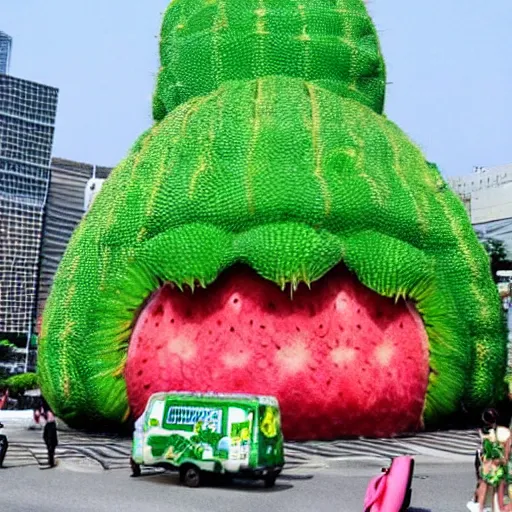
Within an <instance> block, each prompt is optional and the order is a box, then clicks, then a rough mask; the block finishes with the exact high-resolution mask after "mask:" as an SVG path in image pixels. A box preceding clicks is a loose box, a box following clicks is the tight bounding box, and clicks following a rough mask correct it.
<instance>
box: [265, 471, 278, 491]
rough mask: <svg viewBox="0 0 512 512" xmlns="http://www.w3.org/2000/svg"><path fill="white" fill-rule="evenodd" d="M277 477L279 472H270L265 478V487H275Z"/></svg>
mask: <svg viewBox="0 0 512 512" xmlns="http://www.w3.org/2000/svg"><path fill="white" fill-rule="evenodd" d="M276 479H277V474H276V473H269V474H268V475H267V476H265V478H264V479H263V482H264V484H265V487H267V488H270V487H274V485H276Z"/></svg>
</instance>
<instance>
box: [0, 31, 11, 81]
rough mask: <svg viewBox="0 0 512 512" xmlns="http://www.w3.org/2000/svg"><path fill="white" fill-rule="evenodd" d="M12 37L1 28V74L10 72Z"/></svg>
mask: <svg viewBox="0 0 512 512" xmlns="http://www.w3.org/2000/svg"><path fill="white" fill-rule="evenodd" d="M11 46H12V39H11V38H10V37H9V36H8V35H7V34H6V33H5V32H2V31H1V30H0V75H6V74H7V73H9V61H10V58H11Z"/></svg>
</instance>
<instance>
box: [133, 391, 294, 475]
mask: <svg viewBox="0 0 512 512" xmlns="http://www.w3.org/2000/svg"><path fill="white" fill-rule="evenodd" d="M132 464H133V465H135V466H136V467H139V470H138V471H140V465H145V466H161V467H166V468H169V469H180V471H181V468H188V469H190V467H191V466H193V467H195V468H197V469H198V471H202V472H204V471H210V472H215V473H230V474H244V476H248V477H251V478H262V479H263V480H264V481H265V484H266V485H273V484H274V482H275V479H276V477H277V476H278V474H279V473H280V471H281V469H282V467H283V465H284V449H283V435H282V432H281V428H280V412H279V404H278V402H277V400H276V399H275V398H273V397H262V396H252V395H236V394H235V395H222V394H201V393H157V394H154V395H152V396H151V398H150V399H149V401H148V404H147V406H146V410H145V411H144V414H143V415H142V416H141V417H140V418H139V419H138V420H137V422H136V423H135V432H134V436H133V449H132Z"/></svg>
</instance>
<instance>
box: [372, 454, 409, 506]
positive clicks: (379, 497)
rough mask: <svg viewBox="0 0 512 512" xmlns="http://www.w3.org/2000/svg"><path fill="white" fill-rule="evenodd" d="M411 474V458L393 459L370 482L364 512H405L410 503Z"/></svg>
mask: <svg viewBox="0 0 512 512" xmlns="http://www.w3.org/2000/svg"><path fill="white" fill-rule="evenodd" d="M413 472H414V459H413V458H412V457H405V456H404V457H397V458H396V459H393V462H392V463H391V466H390V468H389V469H387V470H386V471H385V473H383V474H382V475H379V476H377V477H375V478H372V479H371V480H370V483H369V484H368V488H367V489H366V495H365V499H364V512H405V511H406V510H407V508H408V507H409V504H410V501H411V482H412V475H413Z"/></svg>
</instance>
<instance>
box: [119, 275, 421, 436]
mask: <svg viewBox="0 0 512 512" xmlns="http://www.w3.org/2000/svg"><path fill="white" fill-rule="evenodd" d="M428 357H429V354H428V338H427V334H426V332H425V329H424V326H423V323H422V321H421V318H420V317H419V314H418V313H417V312H416V310H415V309H414V307H413V306H411V305H410V304H409V305H408V304H406V303H405V302H403V301H400V302H398V303H397V304H395V302H394V301H393V300H390V299H386V298H383V297H381V296H379V295H377V294H376V293H374V292H372V291H371V290H369V289H368V288H365V287H364V286H363V285H361V284H360V283H359V282H358V281H357V279H356V278H355V277H354V276H353V275H352V274H350V273H349V272H348V271H347V270H346V269H344V268H343V267H341V266H340V267H339V268H336V269H334V270H333V271H331V272H330V273H329V274H328V275H326V276H325V277H324V278H322V279H321V280H320V281H318V282H316V283H313V285H312V289H311V290H309V289H308V288H307V287H306V286H304V285H301V287H299V290H297V291H296V292H295V293H294V295H293V300H292V299H290V292H289V290H288V291H287V292H282V291H281V290H280V289H279V288H278V287H277V286H276V285H275V284H273V283H271V282H269V281H266V280H264V279H263V278H261V277H259V276H258V275H257V274H256V273H254V272H253V271H252V270H250V269H247V268H234V269H231V270H229V271H228V272H226V273H224V274H223V275H221V276H220V277H219V278H218V279H217V281H215V282H214V283H213V284H212V285H210V286H209V287H208V288H207V289H206V290H203V289H200V290H196V291H195V293H193V294H192V293H191V292H181V291H180V290H178V289H176V288H174V287H173V286H171V285H165V286H163V287H162V288H160V289H159V290H158V291H157V292H155V294H154V295H153V296H152V297H151V298H150V300H149V301H148V302H147V304H146V306H145V307H144V309H143V310H142V311H141V313H140V315H139V317H138V319H137V321H136V324H135V327H134V330H133V333H132V337H131V341H130V347H129V351H128V361H127V365H126V369H125V377H126V382H127V388H128V396H129V401H130V406H131V408H132V412H133V414H134V416H135V417H138V416H139V415H140V414H142V412H143V410H144V407H145V405H146V402H147V399H148V398H149V396H150V395H151V394H152V393H155V392H158V391H203V392H204V391H217V392H223V393H231V392H236V393H254V394H263V395H274V396H276V397H277V398H278V399H279V402H280V405H281V413H282V423H283V431H284V435H285V438H287V439H289V440H293V439H295V440H303V439H332V438H339V437H343V436H352V435H364V436H389V435H393V434H396V433H399V432H404V431H411V430H417V429H418V428H421V424H422V412H423V405H424V401H425V395H426V391H427V384H428V376H429V361H428Z"/></svg>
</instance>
